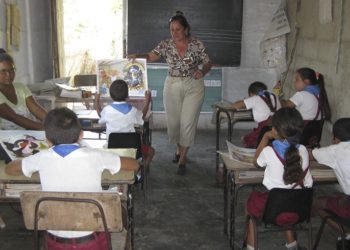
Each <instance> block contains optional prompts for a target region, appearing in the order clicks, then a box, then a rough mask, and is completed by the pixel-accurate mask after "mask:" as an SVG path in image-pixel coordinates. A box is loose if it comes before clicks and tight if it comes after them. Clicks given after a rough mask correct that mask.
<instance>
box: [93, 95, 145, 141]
mask: <svg viewBox="0 0 350 250" xmlns="http://www.w3.org/2000/svg"><path fill="white" fill-rule="evenodd" d="M113 103H115V104H122V103H125V102H113ZM142 116H143V114H142V111H140V110H138V109H137V108H135V107H132V108H131V110H130V111H129V112H128V113H127V114H123V113H122V112H120V111H118V110H116V109H115V108H113V107H112V106H111V105H108V106H106V107H104V108H103V109H102V111H101V118H100V120H99V121H98V123H99V124H106V136H107V139H108V138H109V134H110V133H112V132H121V133H127V132H135V125H142V124H143V119H142Z"/></svg>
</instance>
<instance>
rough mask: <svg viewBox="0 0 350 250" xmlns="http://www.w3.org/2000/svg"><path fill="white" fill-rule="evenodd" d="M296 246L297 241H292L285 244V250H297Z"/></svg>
mask: <svg viewBox="0 0 350 250" xmlns="http://www.w3.org/2000/svg"><path fill="white" fill-rule="evenodd" d="M297 247H298V245H297V241H296V240H295V241H293V242H291V243H286V248H287V249H290V250H294V249H297Z"/></svg>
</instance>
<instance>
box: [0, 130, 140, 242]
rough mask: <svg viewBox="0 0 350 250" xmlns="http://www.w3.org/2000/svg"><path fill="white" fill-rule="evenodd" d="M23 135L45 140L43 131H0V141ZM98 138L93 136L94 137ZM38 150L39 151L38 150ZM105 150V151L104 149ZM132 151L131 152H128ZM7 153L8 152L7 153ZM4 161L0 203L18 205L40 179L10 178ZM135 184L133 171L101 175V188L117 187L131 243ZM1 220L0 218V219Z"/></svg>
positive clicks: (89, 143) (85, 143)
mask: <svg viewBox="0 0 350 250" xmlns="http://www.w3.org/2000/svg"><path fill="white" fill-rule="evenodd" d="M92 134H93V133H92V132H90V134H89V135H90V136H92ZM24 135H30V136H33V137H34V138H36V139H37V140H36V141H35V142H39V141H42V140H45V133H44V131H31V130H0V141H1V142H3V141H5V140H9V138H13V139H12V140H16V139H18V138H22V137H23V136H24ZM96 136H98V135H96V134H95V137H96ZM81 144H82V145H83V146H88V147H93V148H102V145H103V144H105V140H97V139H93V140H91V139H84V138H83V140H82V142H81ZM39 150H40V149H39ZM104 150H107V149H104ZM113 151H117V152H116V153H118V154H119V155H121V156H129V157H130V156H131V155H130V153H132V154H133V155H135V151H134V150H133V149H130V150H125V149H120V150H113ZM130 151H133V152H130ZM7 153H9V152H7ZM13 157H14V156H12V155H11V156H10V159H14V158H13ZM5 166H6V163H5V160H0V203H19V201H20V200H19V195H20V192H21V191H24V190H32V191H34V190H40V178H39V175H38V173H34V174H33V176H32V177H31V178H28V177H25V176H23V175H20V176H11V175H8V174H6V172H5ZM134 182H135V174H134V171H127V170H120V171H119V172H118V173H116V174H114V175H112V174H110V172H109V171H104V172H103V173H102V178H101V183H102V186H103V187H109V186H118V190H115V191H117V192H118V193H119V194H120V196H121V200H122V202H123V203H124V204H125V207H126V210H127V213H128V223H129V227H130V229H131V239H132V241H133V228H134V223H133V209H134V205H133V188H132V185H133V184H134ZM0 218H1V217H0ZM3 225H4V224H3Z"/></svg>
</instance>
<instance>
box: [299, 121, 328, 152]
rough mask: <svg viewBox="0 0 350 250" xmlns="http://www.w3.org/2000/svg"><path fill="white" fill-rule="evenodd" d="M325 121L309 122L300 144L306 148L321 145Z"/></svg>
mask: <svg viewBox="0 0 350 250" xmlns="http://www.w3.org/2000/svg"><path fill="white" fill-rule="evenodd" d="M323 124H324V120H313V121H308V122H307V124H306V125H305V127H304V130H303V133H302V134H301V137H300V143H301V144H303V145H305V146H306V147H316V146H318V145H319V143H320V141H321V136H322V129H323Z"/></svg>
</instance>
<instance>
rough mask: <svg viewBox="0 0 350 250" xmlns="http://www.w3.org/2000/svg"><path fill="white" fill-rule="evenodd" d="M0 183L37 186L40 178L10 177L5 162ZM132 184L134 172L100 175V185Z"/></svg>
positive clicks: (33, 176) (106, 172) (1, 164)
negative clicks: (6, 171)
mask: <svg viewBox="0 0 350 250" xmlns="http://www.w3.org/2000/svg"><path fill="white" fill-rule="evenodd" d="M0 183H18V184H39V183H40V178H39V175H38V173H35V174H33V175H32V177H31V178H28V177H25V176H23V175H21V176H12V175H8V174H6V173H5V162H4V161H0ZM122 183H125V184H133V183H134V171H127V170H120V171H119V172H118V173H116V174H114V175H112V174H110V172H109V171H103V173H102V185H111V184H122Z"/></svg>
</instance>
